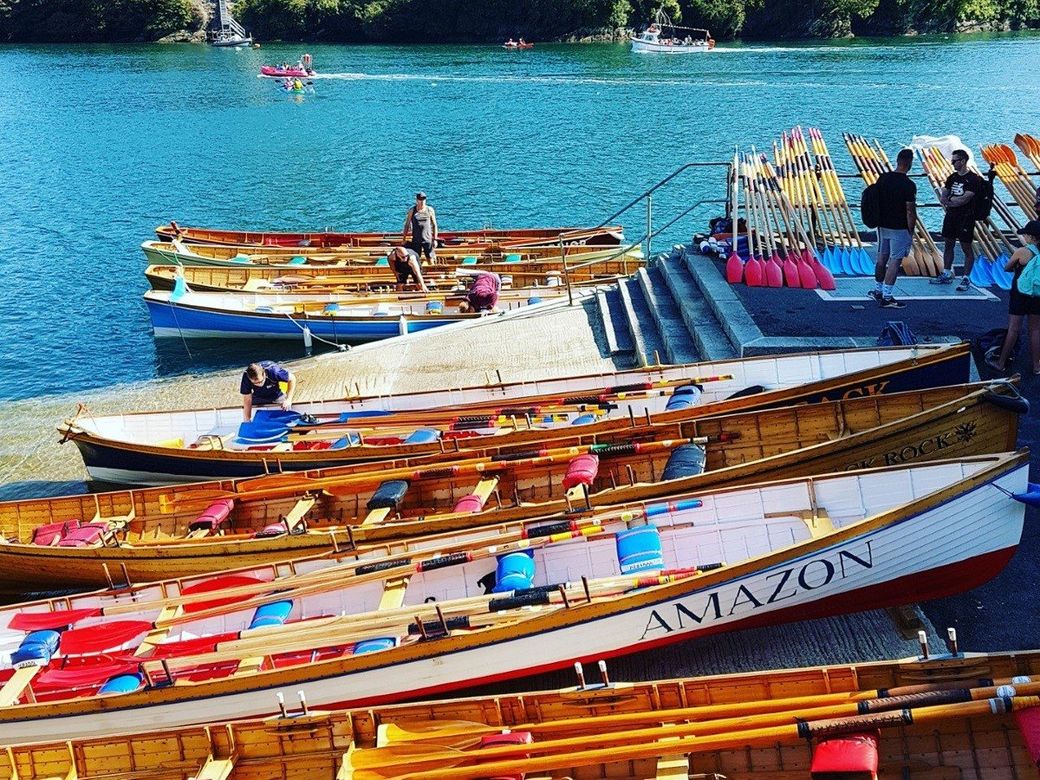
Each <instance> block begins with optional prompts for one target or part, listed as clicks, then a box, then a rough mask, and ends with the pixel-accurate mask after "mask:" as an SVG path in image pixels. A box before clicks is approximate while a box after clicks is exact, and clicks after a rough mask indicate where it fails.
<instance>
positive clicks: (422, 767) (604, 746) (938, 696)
mask: <svg viewBox="0 0 1040 780" xmlns="http://www.w3.org/2000/svg"><path fill="white" fill-rule="evenodd" d="M1037 694H1040V684H1037V683H1026V684H1024V685H1018V686H1015V687H1010V686H1004V687H993V686H989V687H978V688H965V689H951V688H949V687H948V686H943V685H942V684H936V685H924V686H912V687H910V688H907V689H905V690H899V689H894V690H893V691H890V692H889V695H888V696H886V697H885V698H871V697H870V696H869V694H865V693H838V694H823V695H819V696H803V697H796V698H790V699H775V700H771V701H758V702H736V703H732V704H720V705H707V706H701V707H688V708H677V709H670V710H659V711H648V712H632V713H619V714H614V715H599V716H591V717H589V716H586V717H581V718H573V719H561V720H551V721H542V722H533V723H526V724H519V725H515V726H511V728H510V730H511V732H512V733H514V734H516V733H517V732H528V733H530V734H531V735H533V736H536V737H538V739H536V740H534V741H532V742H526V741H521V740H517V741H516V743H515V744H501V743H500V744H498V745H494V746H488V747H484V748H483V749H481V748H480V747H479V746H480V745H481V744H482V740H484V739H485V738H487V737H492V736H494V735H496V734H500V733H501V731H502V730H501V728H499V727H495V726H487V725H485V724H482V723H473V722H468V721H428V722H418V723H407V724H405V725H403V726H401V725H396V724H391V725H388V726H385V727H382V728H381V737H382V742H383V743H384V744H383V746H381V747H376V748H369V749H361V750H356V751H354V752H353V753H351V754H350V755H349V756H348V757H347V759H346V761H347V764H348V766H349V768H350V769H352V770H353V775H352V777H353V778H354V780H390V779H391V778H393V779H394V780H404V778H413V777H414V778H418V777H422V778H425V779H426V780H448V779H449V778H450V779H451V780H465V778H480V777H498V776H505V775H509V776H523V774H525V773H530V774H534V773H538V774H539V776H552V777H555V776H556V775H555V774H553V775H546V774H545V773H550V772H556V771H572V770H574V769H577V768H581V767H604V766H606V765H608V764H617V763H619V762H625V761H636V760H642V759H655V758H660V757H663V756H688V755H690V754H694V753H709V752H716V751H721V750H752V749H758V748H762V749H765V748H775V747H776V746H777V745H791V744H796V743H798V742H800V741H804V740H811V739H813V738H814V737H818V738H821V739H822V738H824V737H833V736H837V735H842V734H852V733H856V732H863V731H872V730H875V729H884V728H892V727H902V728H909V727H910V726H912V725H914V724H916V725H918V726H928V727H930V728H933V729H934V730H935V731H936V733H938V732H939V731H941V730H942V728H943V725H944V724H949V723H951V722H953V721H960V720H965V719H969V718H985V717H999V716H1003V715H1006V714H1007V713H1011V712H1017V711H1021V710H1024V709H1027V708H1029V707H1035V706H1037V705H1038V704H1040V696H1038V695H1037ZM604 776H606V775H604Z"/></svg>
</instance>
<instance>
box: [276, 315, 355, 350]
mask: <svg viewBox="0 0 1040 780" xmlns="http://www.w3.org/2000/svg"><path fill="white" fill-rule="evenodd" d="M282 314H284V315H285V318H286V319H287V320H289V322H291V323H292V324H293V325H295V326H296V327H297V328H299V329H300V332H301V333H302V332H303V330H304V326H303V325H301V324H300V323H298V322H297V321H296V320H294V319H293V318H292V315H290V314H289V312H282ZM307 330H310V328H307ZM310 334H311V338H312V339H317V340H318V341H320V342H321V343H322V344H328V345H329V346H330V347H335V348H336V349H338V350H339V351H340V352H346V351H347V350H348V349H350V345H349V344H340V343H339V342H338V341H329V340H328V339H323V338H322V337H321V336H319V335H317V334H316V333H315V332H314V331H312V330H311V331H310Z"/></svg>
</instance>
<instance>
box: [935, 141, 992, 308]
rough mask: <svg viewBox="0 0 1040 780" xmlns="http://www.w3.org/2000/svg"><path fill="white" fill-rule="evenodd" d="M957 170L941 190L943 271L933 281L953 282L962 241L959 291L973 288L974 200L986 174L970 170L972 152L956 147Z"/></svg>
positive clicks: (954, 158)
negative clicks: (970, 277) (961, 270)
mask: <svg viewBox="0 0 1040 780" xmlns="http://www.w3.org/2000/svg"><path fill="white" fill-rule="evenodd" d="M951 160H952V161H953V173H951V174H950V175H949V177H947V179H946V184H945V186H944V187H943V188H942V190H941V191H940V192H939V202H940V203H941V204H942V205H943V207H944V208H945V209H946V216H945V217H944V218H943V224H942V237H943V238H944V239H946V243H945V244H944V245H943V271H942V273H941V274H939V275H938V276H937V277H935V278H934V279H932V284H949V283H950V282H952V281H953V253H954V251H955V249H956V247H957V244H958V243H959V244H960V245H961V251H962V252H963V253H964V277H963V278H962V279H961V283H960V284H958V285H957V292H967V291H968V290H970V289H971V280H969V279H968V277H969V276H970V275H971V269H972V267H973V266H974V265H975V252H974V251H973V249H972V246H971V244H972V241H974V239H975V204H974V203H973V202H972V201H973V200H974V198H975V194H976V193H977V192H981V191H982V177H980V176H979V175H978V174H977V173H973V172H972V171H969V170H968V152H967V151H966V150H964V149H955V150H954V151H953V154H952V155H951Z"/></svg>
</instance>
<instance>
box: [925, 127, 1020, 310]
mask: <svg viewBox="0 0 1040 780" xmlns="http://www.w3.org/2000/svg"><path fill="white" fill-rule="evenodd" d="M917 154H918V156H919V157H920V158H921V162H922V164H923V165H924V170H925V173H926V174H927V175H928V181H929V182H930V183H931V185H932V188H933V189H934V190H935V193H936V195H937V196H938V194H939V191H940V190H942V188H943V187H944V186H945V184H946V179H947V178H948V177H949V176H950V175H951V174H953V173H954V170H953V164H952V163H951V162H950V161H949V160H947V159H946V158H945V157H944V156H943V153H942V151H941V150H939V149H938V148H936V147H926V148H924V149H918V150H917ZM973 170H974V169H973ZM974 172H975V173H979V172H978V170H974ZM980 175H981V174H980ZM993 215H1001V217H1002V218H1003V220H1004V221H1005V222H1007V223H1008V227H1010V228H1011V230H1012V231H1014V230H1016V229H1017V227H1018V226H1017V224H1016V222H1015V219H1014V217H1013V216H1011V214H1010V212H1009V211H1008V209H1007V206H1005V205H1004V204H1003V203H1001V202H1000V200H999V199H998V198H996V197H994V199H993ZM973 251H974V253H975V257H976V258H977V259H976V262H975V264H974V266H973V268H972V271H971V281H972V283H973V284H975V285H977V286H979V287H988V286H990V285H991V284H997V285H998V286H999V287H1002V288H1003V289H1005V290H1010V289H1011V278H1012V277H1011V275H1010V274H1009V273H1007V272H1006V271H1005V270H1004V265H1005V264H1006V263H1007V261H1008V257H1009V255H1010V253H1011V252H1014V251H1015V246H1014V245H1012V244H1011V242H1010V241H1009V240H1008V238H1007V236H1006V235H1005V234H1004V233H1003V231H1001V230H1000V228H998V227H997V225H996V224H995V223H994V221H993V216H992V215H991V216H990V217H987V218H986V219H981V220H978V221H976V223H975V241H974V244H973Z"/></svg>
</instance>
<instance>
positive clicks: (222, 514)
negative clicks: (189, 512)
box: [188, 498, 235, 531]
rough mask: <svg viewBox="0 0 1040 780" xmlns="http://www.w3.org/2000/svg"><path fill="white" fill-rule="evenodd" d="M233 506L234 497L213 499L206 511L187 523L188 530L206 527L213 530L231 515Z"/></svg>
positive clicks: (198, 529)
mask: <svg viewBox="0 0 1040 780" xmlns="http://www.w3.org/2000/svg"><path fill="white" fill-rule="evenodd" d="M234 508H235V499H233V498H222V499H219V500H217V501H214V502H213V503H212V504H210V505H209V506H208V507H206V511H205V512H203V513H202V514H201V515H199V516H198V518H196V519H195V520H193V521H192V522H191V523H190V524H189V525H188V530H189V531H201V530H202V529H204V528H205V529H207V530H210V531H215V530H216V529H218V528H220V526H222V525H224V523H225V522H226V521H227V519H228V517H229V516H230V515H231V510H232V509H234Z"/></svg>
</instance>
